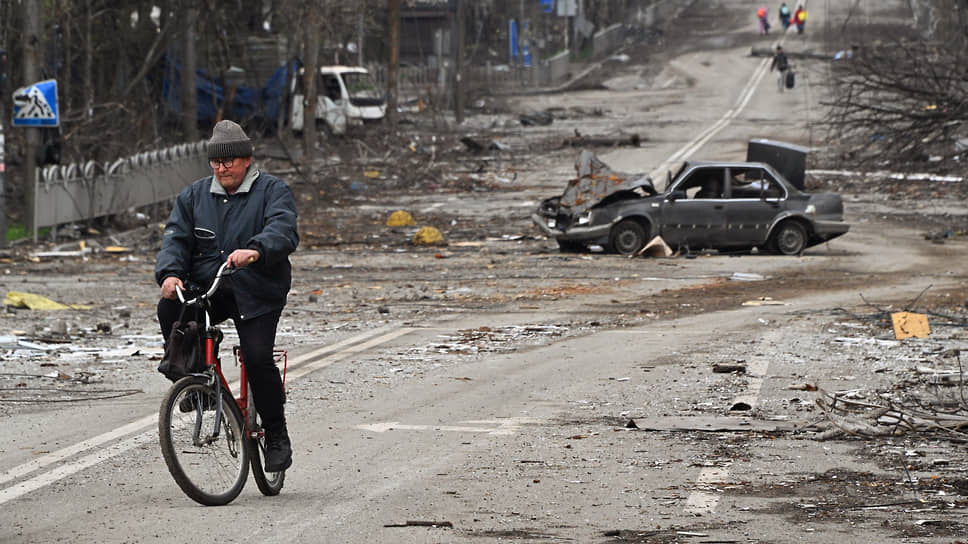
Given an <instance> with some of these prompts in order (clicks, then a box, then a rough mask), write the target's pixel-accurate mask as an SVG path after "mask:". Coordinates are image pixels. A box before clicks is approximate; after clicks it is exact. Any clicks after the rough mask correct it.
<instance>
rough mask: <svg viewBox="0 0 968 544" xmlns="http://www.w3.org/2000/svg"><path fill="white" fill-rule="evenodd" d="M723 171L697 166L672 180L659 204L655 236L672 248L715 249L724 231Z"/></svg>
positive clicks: (724, 172)
mask: <svg viewBox="0 0 968 544" xmlns="http://www.w3.org/2000/svg"><path fill="white" fill-rule="evenodd" d="M725 179H726V169H725V168H724V167H720V166H698V167H696V168H694V169H692V170H690V171H688V172H686V173H684V174H683V176H682V177H681V178H680V179H678V180H676V181H674V182H673V185H672V186H671V188H670V190H669V191H668V192H667V193H666V198H665V199H664V200H663V201H662V203H661V211H660V214H659V233H660V235H661V236H662V238H663V239H664V240H665V242H666V243H667V244H669V245H670V246H672V247H680V246H688V247H689V248H690V249H701V248H708V247H716V246H717V245H718V244H719V243H721V241H722V239H723V236H724V234H725V232H726V211H725V195H724V189H725Z"/></svg>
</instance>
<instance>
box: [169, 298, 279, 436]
mask: <svg viewBox="0 0 968 544" xmlns="http://www.w3.org/2000/svg"><path fill="white" fill-rule="evenodd" d="M192 310H196V311H197V309H190V310H189V311H192ZM181 311H182V304H181V302H179V301H177V300H171V299H167V298H163V299H161V300H160V301H158V324H159V325H161V334H162V336H163V337H164V338H165V341H166V342H167V341H168V335H169V334H171V329H172V325H173V324H174V322H175V321H177V320H178V316H179V315H180V314H181ZM200 314H201V312H200V311H197V314H196V315H194V316H189V315H186V316H185V317H184V319H187V320H189V321H190V320H192V319H195V320H197V321H198V322H199V324H201V325H202V326H204V317H202V316H201V315H200ZM281 315H282V309H281V308H280V309H278V310H275V311H272V312H269V313H267V314H263V315H260V316H258V317H253V318H251V319H245V320H243V319H240V318H239V310H238V308H237V307H236V305H235V297H234V296H233V295H232V293H231V292H223V291H219V292H217V293H216V294H215V296H213V297H212V310H211V316H212V324H213V325H215V324H217V323H221V322H223V321H225V320H226V319H228V318H232V321H233V322H234V323H235V330H236V331H237V332H238V333H239V344H240V347H241V349H242V361H243V363H244V364H245V372H246V374H248V377H249V385H251V386H252V395H253V396H254V397H255V409H256V411H258V412H259V416H261V417H262V426H263V427H264V428H265V429H266V430H268V431H277V430H281V429H282V428H283V427H284V426H285V424H286V416H285V411H284V409H283V402H284V397H283V390H282V377H281V376H280V375H279V369H278V368H277V367H276V363H275V359H274V357H273V356H272V348H273V346H274V345H275V343H276V326H277V325H278V324H279V317H280V316H281Z"/></svg>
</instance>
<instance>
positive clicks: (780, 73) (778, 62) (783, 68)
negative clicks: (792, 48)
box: [770, 45, 790, 93]
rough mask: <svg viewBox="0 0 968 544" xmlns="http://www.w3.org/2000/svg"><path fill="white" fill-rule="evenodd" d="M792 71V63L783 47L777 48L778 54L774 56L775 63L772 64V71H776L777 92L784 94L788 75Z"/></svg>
mask: <svg viewBox="0 0 968 544" xmlns="http://www.w3.org/2000/svg"><path fill="white" fill-rule="evenodd" d="M789 69H790V61H788V60H787V56H786V53H784V52H783V47H782V46H780V45H778V46H776V54H775V55H773V62H772V63H771V64H770V71H771V72H772V71H773V70H776V72H777V77H776V90H777V91H778V92H781V93H782V92H783V86H784V85H785V84H786V81H785V80H786V73H787V70H789Z"/></svg>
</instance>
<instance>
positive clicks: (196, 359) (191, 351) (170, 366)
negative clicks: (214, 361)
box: [158, 319, 205, 381]
mask: <svg viewBox="0 0 968 544" xmlns="http://www.w3.org/2000/svg"><path fill="white" fill-rule="evenodd" d="M201 329H202V327H201V326H200V325H199V324H198V321H186V322H183V321H182V320H181V319H179V320H178V321H175V323H174V324H173V325H172V328H171V335H170V336H169V337H168V343H167V345H166V346H165V356H164V357H162V358H161V364H159V365H158V372H161V373H162V374H164V375H165V377H166V378H168V379H169V380H171V381H177V380H179V379H181V378H183V377H185V376H188V375H189V374H197V373H199V372H202V371H204V370H205V361H204V359H203V358H202V357H204V353H205V349H204V347H205V344H204V342H205V339H204V338H203V337H202V334H201Z"/></svg>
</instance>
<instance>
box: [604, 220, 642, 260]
mask: <svg viewBox="0 0 968 544" xmlns="http://www.w3.org/2000/svg"><path fill="white" fill-rule="evenodd" d="M608 243H609V246H611V248H612V251H614V252H616V253H620V254H622V255H635V254H636V253H638V252H639V250H640V249H642V247H643V246H645V229H643V228H642V225H640V224H639V223H638V222H636V221H633V220H631V219H626V220H625V221H622V222H620V223H619V224H618V225H615V226H614V227H612V233H611V234H610V235H609V237H608Z"/></svg>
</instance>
